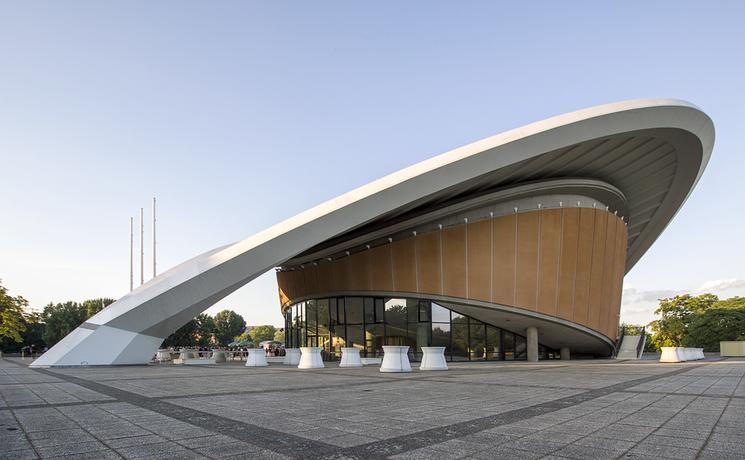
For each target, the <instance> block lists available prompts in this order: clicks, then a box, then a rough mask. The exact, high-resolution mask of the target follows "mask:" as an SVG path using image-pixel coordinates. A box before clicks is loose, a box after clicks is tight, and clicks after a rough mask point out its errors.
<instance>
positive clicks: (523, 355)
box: [515, 335, 528, 359]
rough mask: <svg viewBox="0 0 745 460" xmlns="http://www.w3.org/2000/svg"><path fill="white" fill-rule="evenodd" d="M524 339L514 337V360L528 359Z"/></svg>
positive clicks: (517, 336)
mask: <svg viewBox="0 0 745 460" xmlns="http://www.w3.org/2000/svg"><path fill="white" fill-rule="evenodd" d="M526 345H527V344H526V342H525V337H522V336H520V335H515V359H528V351H527V348H526Z"/></svg>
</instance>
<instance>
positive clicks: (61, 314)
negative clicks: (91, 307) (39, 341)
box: [41, 301, 88, 347]
mask: <svg viewBox="0 0 745 460" xmlns="http://www.w3.org/2000/svg"><path fill="white" fill-rule="evenodd" d="M41 315H42V320H43V321H44V332H43V333H42V338H43V339H44V341H45V342H46V343H47V345H48V346H50V347H51V346H52V345H54V344H55V343H57V342H59V341H60V340H62V338H64V337H65V336H66V335H67V334H69V333H70V332H72V331H73V330H74V329H75V328H76V327H78V326H80V325H81V324H83V323H84V322H85V320H86V319H88V314H87V312H86V309H85V307H83V305H82V304H79V303H77V302H72V301H67V302H63V303H58V304H53V303H50V304H49V305H47V306H46V307H44V311H43V312H42V314H41Z"/></svg>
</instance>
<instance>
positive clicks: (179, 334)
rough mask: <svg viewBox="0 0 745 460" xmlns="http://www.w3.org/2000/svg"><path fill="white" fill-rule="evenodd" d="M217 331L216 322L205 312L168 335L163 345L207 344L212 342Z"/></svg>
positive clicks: (190, 345)
mask: <svg viewBox="0 0 745 460" xmlns="http://www.w3.org/2000/svg"><path fill="white" fill-rule="evenodd" d="M214 332H215V322H214V320H213V319H212V317H211V316H210V315H207V314H205V313H202V314H199V315H197V316H196V317H195V318H194V319H192V320H190V321H189V322H188V323H186V324H184V325H183V326H181V327H180V328H178V329H177V330H176V332H174V333H173V334H171V335H169V336H168V337H166V339H165V340H164V341H163V344H162V345H161V346H162V347H193V346H200V347H202V346H206V345H209V344H210V343H211V342H212V334H214Z"/></svg>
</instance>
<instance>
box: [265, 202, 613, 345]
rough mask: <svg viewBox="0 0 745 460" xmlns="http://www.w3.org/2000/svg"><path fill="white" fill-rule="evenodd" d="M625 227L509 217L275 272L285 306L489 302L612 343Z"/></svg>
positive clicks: (588, 219)
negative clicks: (340, 299)
mask: <svg viewBox="0 0 745 460" xmlns="http://www.w3.org/2000/svg"><path fill="white" fill-rule="evenodd" d="M626 238H627V232H626V226H625V225H624V223H623V222H622V221H621V220H620V219H619V218H618V217H616V216H615V215H613V214H611V213H609V212H607V211H605V210H599V209H590V208H563V209H544V210H538V211H530V212H524V213H519V214H512V215H507V216H502V217H495V218H493V219H487V220H481V221H477V222H473V223H468V224H462V225H456V226H452V227H448V228H445V229H443V230H441V231H434V232H431V233H426V234H419V235H417V236H412V237H409V238H406V239H402V240H398V241H394V242H393V243H391V244H386V245H383V246H378V247H375V248H372V249H369V250H366V251H362V252H359V253H356V254H352V255H351V256H349V257H342V258H340V259H337V260H334V261H332V262H325V261H324V262H322V263H319V264H318V265H312V264H308V265H306V266H305V268H304V269H296V270H292V271H280V272H277V283H278V285H279V296H280V302H281V303H282V305H287V304H289V303H293V302H294V301H295V299H300V298H303V297H308V296H321V295H324V294H328V293H332V292H344V291H384V292H400V293H402V294H405V293H407V292H408V293H418V294H425V295H426V294H434V295H445V296H450V297H458V298H463V299H474V300H480V301H485V302H492V303H497V304H502V305H509V306H512V307H517V308H522V309H525V310H529V311H535V312H539V313H542V314H544V315H548V316H553V317H557V318H562V319H565V320H569V321H572V322H575V323H578V324H581V325H583V326H587V327H589V328H591V329H593V330H595V331H598V332H600V333H602V334H603V335H605V336H607V337H609V338H611V339H615V336H616V331H617V328H618V314H619V311H620V307H621V289H622V284H623V275H624V266H625V262H626Z"/></svg>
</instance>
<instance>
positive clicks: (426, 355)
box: [419, 347, 448, 371]
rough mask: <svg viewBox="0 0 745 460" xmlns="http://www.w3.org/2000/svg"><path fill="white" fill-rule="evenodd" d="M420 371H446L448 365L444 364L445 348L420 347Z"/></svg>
mask: <svg viewBox="0 0 745 460" xmlns="http://www.w3.org/2000/svg"><path fill="white" fill-rule="evenodd" d="M422 353H423V354H422V364H421V365H420V366H419V370H422V371H446V370H448V364H447V362H445V347H422Z"/></svg>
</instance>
